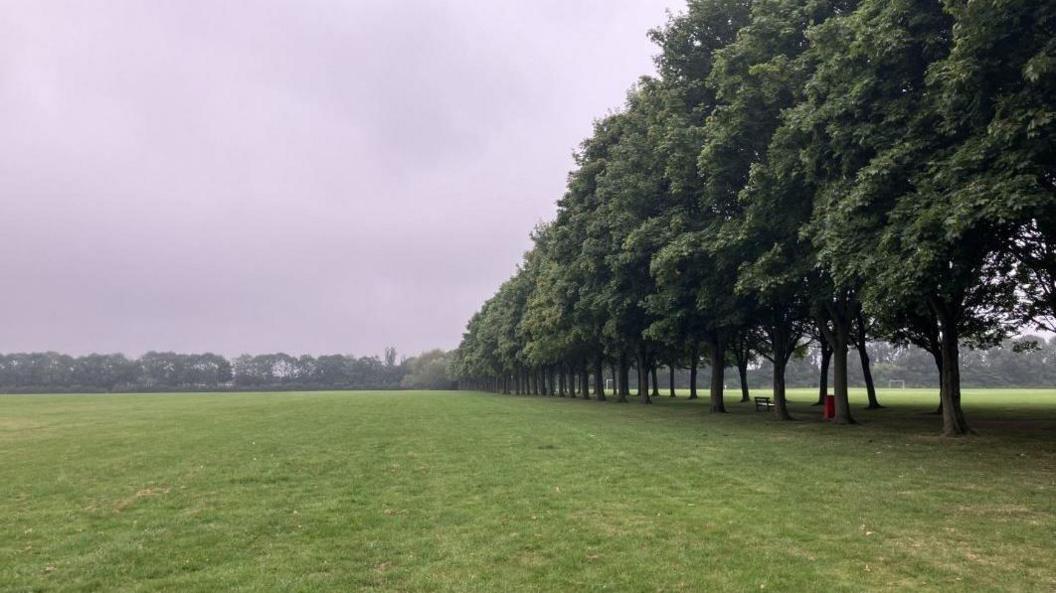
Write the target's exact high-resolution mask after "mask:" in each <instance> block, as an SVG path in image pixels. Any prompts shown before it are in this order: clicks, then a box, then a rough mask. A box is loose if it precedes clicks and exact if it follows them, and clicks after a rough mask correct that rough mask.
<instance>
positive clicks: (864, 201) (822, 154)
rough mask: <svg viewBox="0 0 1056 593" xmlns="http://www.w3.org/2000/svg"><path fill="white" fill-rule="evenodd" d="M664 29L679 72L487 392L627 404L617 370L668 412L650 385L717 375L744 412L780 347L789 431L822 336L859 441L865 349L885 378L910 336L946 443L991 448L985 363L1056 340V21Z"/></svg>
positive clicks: (548, 276)
mask: <svg viewBox="0 0 1056 593" xmlns="http://www.w3.org/2000/svg"><path fill="white" fill-rule="evenodd" d="M651 36H652V38H653V39H654V40H655V42H656V43H657V44H658V46H659V48H660V53H659V55H658V57H657V60H656V62H657V67H658V75H657V76H655V77H645V78H642V79H641V80H640V81H639V82H638V84H637V85H636V86H635V87H634V88H633V89H632V90H631V92H630V93H629V94H628V99H627V103H626V105H625V108H624V109H622V110H621V111H619V112H616V113H612V114H610V115H608V116H607V117H605V118H603V119H601V120H599V121H597V122H596V123H595V126H594V133H593V135H592V137H590V138H589V139H587V140H586V141H585V142H584V143H583V144H582V146H581V148H580V150H579V151H578V152H577V155H576V158H577V168H576V170H575V171H573V172H572V173H571V174H570V176H569V181H568V190H567V193H566V194H565V196H564V197H563V198H562V199H561V200H560V201H559V202H558V213H557V217H556V219H555V220H554V221H553V222H551V223H549V224H546V225H541V226H539V227H538V228H537V229H536V231H535V232H534V234H533V240H534V247H533V249H532V250H531V251H529V252H528V253H527V254H526V255H525V258H524V261H523V263H522V264H521V265H520V266H519V268H518V270H517V272H516V274H515V275H514V276H513V277H512V278H511V279H510V280H508V281H507V282H505V283H504V284H503V285H502V286H501V287H500V289H499V290H498V292H497V294H496V295H495V296H494V297H492V298H491V299H490V300H488V301H487V302H486V303H485V304H484V306H483V307H482V308H481V310H480V311H479V312H478V313H477V314H476V315H474V316H473V318H472V319H471V320H470V322H469V324H468V328H467V331H466V333H465V335H464V339H463V341H462V344H461V346H460V347H459V349H458V351H457V353H456V362H455V365H456V371H457V373H458V375H459V377H460V378H461V379H462V380H463V382H464V383H466V384H470V385H474V386H477V387H483V388H489V389H493V390H496V391H503V392H510V391H521V392H542V393H552V392H564V391H566V390H567V391H569V392H577V391H578V392H580V393H583V395H587V393H586V391H587V389H588V386H589V385H591V384H593V385H594V390H595V395H596V397H599V398H603V397H605V396H604V391H603V390H602V389H601V387H602V386H603V384H604V383H603V380H602V377H603V369H604V367H605V366H606V365H608V364H613V365H615V367H616V370H617V372H616V379H617V383H618V385H617V387H618V389H617V394H618V395H617V397H619V398H620V399H621V400H622V399H626V397H627V396H628V395H629V394H630V385H629V381H630V373H629V370H630V368H631V367H632V366H634V367H636V368H638V369H640V370H642V371H646V372H640V373H637V375H638V376H639V389H638V392H639V397H640V398H641V401H642V402H646V403H647V402H649V389H648V385H647V377H648V375H649V374H650V372H647V371H652V370H653V369H656V368H657V367H658V366H661V365H665V366H672V367H688V368H689V369H690V373H691V375H692V374H695V372H696V368H697V366H698V363H700V362H701V361H702V360H703V361H706V362H707V364H708V365H709V366H710V368H711V370H712V372H711V373H710V375H711V377H710V398H711V409H712V411H713V412H724V411H725V407H724V403H723V384H724V373H723V369H724V368H725V367H726V366H727V365H731V366H737V367H739V368H741V369H744V368H746V365H747V364H748V363H747V361H748V360H749V359H750V358H751V356H752V355H753V354H754V355H757V356H760V357H762V358H764V359H766V360H767V361H768V363H769V364H770V365H771V367H772V377H773V378H772V382H773V384H772V388H773V398H774V404H775V405H774V413H775V414H776V416H777V417H778V418H781V419H789V418H790V415H789V412H788V409H787V406H786V402H785V384H786V383H785V375H786V368H787V366H788V364H789V361H790V360H792V359H793V358H794V357H796V356H798V355H802V353H803V351H804V347H805V345H806V344H808V343H810V342H814V343H815V344H818V347H819V350H820V351H821V353H822V356H823V359H824V361H823V366H831V368H832V372H833V386H832V388H833V392H834V394H835V396H836V422H838V423H853V422H854V418H853V416H852V413H851V408H850V406H849V404H848V399H847V387H848V355H849V352H850V351H854V350H857V352H858V355H859V356H858V358H860V359H861V362H862V363H863V366H864V368H865V374H866V377H867V378H868V374H869V373H868V371H869V362H870V361H869V359H868V350H867V348H866V347H865V344H866V342H867V340H885V341H889V342H890V343H892V344H895V345H897V346H903V345H907V344H913V345H916V346H918V347H920V348H922V349H924V350H925V351H927V352H928V353H929V354H930V355H931V357H932V361H933V365H934V369H935V371H936V373H937V375H938V377H939V382H940V385H941V387H940V394H941V396H940V397H941V409H942V417H943V429H944V432H945V434H948V435H959V434H965V433H967V432H969V427H968V424H967V422H966V420H965V417H964V414H963V411H962V408H961V367H962V360H961V350H962V347H964V346H970V347H973V348H982V347H987V346H990V345H993V344H996V343H998V342H999V341H1000V340H1002V339H1004V338H1006V337H1007V336H1009V335H1012V334H1014V333H1015V332H1016V331H1018V329H1019V328H1021V327H1030V326H1039V325H1040V326H1042V327H1045V328H1047V329H1053V322H1052V319H1053V314H1054V310H1056V246H1054V240H1056V148H1054V147H1056V140H1054V139H1056V4H1054V3H1052V2H1047V1H1039V0H1011V1H1008V0H1002V1H997V0H979V1H975V0H973V1H972V2H965V1H964V0H944V1H941V2H940V1H935V0H929V1H925V2H921V1H918V0H806V1H804V0H754V1H750V0H693V1H691V2H690V3H689V7H688V10H687V11H686V12H685V13H683V14H680V15H676V16H673V17H671V18H670V19H669V21H668V22H667V23H666V24H665V26H663V27H661V28H659V29H657V30H655V31H653V32H652V33H651ZM591 376H593V377H594V380H593V381H591V380H590V377H591ZM822 376H827V374H826V375H822ZM694 395H695V394H694ZM871 403H872V404H874V405H876V402H875V400H874V401H873V402H871Z"/></svg>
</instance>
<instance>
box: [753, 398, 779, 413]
mask: <svg viewBox="0 0 1056 593" xmlns="http://www.w3.org/2000/svg"><path fill="white" fill-rule="evenodd" d="M773 408H774V402H772V401H770V398H769V397H757V398H755V411H756V412H759V411H764V412H765V411H769V410H772V409H773Z"/></svg>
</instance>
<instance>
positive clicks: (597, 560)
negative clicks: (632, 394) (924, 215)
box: [0, 390, 1056, 593]
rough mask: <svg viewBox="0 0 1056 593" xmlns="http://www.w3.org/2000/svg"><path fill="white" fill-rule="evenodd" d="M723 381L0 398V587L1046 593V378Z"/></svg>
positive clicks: (1053, 399) (1054, 431) (1054, 533)
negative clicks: (876, 396) (827, 406)
mask: <svg viewBox="0 0 1056 593" xmlns="http://www.w3.org/2000/svg"><path fill="white" fill-rule="evenodd" d="M730 395H731V397H730V398H728V400H727V402H728V407H729V409H730V410H731V413H730V414H727V415H724V416H714V415H710V414H708V412H707V404H706V401H707V400H706V398H705V399H703V400H701V401H699V402H689V401H686V399H685V398H684V397H680V398H678V399H676V400H670V399H667V398H659V399H658V400H657V403H656V405H653V406H642V405H638V404H635V403H631V404H625V405H620V404H615V403H604V404H603V403H600V402H594V401H590V402H588V401H583V400H575V401H570V400H567V399H559V398H544V397H517V396H501V395H493V394H482V393H455V392H434V393H427V392H391V393H345V392H319V393H244V394H213V395H206V394H195V395H178V394H156V395H83V396H39V395H33V396H0V591H2V592H5V593H6V592H22V591H27V592H28V591H107V592H116V591H173V592H175V591H179V592H181V593H182V592H193V591H202V592H206V591H210V592H212V591H268V592H273V591H393V592H396V591H399V592H424V591H435V592H446V591H452V592H453V591H459V592H464V591H479V592H501V591H511V592H513V591H516V592H522V591H538V592H555V591H576V592H579V591H606V592H612V591H643V592H645V591H649V592H656V591H690V592H698V591H779V592H793V591H811V592H814V591H817V592H843V591H846V592H861V591H892V592H894V591H900V592H901V591H972V592H984V591H995V592H996V591H1002V592H1009V591H1038V592H1046V593H1051V592H1052V591H1056V390H1050V391H1040V390H1005V391H996V390H995V391H985V390H968V391H966V393H965V402H966V410H967V413H968V418H969V422H972V423H973V424H974V426H975V427H976V428H977V429H978V430H979V432H980V434H979V436H976V437H971V438H965V439H944V438H941V437H939V436H938V433H939V430H940V421H939V419H938V418H937V417H935V416H931V415H927V414H925V412H927V411H929V410H931V409H932V408H934V406H935V403H936V401H935V400H936V398H937V396H936V394H935V393H934V392H933V390H923V391H917V390H881V393H880V397H881V401H882V403H884V404H887V405H888V406H889V407H888V408H887V409H884V410H877V411H865V410H862V409H861V405H856V406H855V410H854V411H855V414H856V416H857V418H858V419H859V420H861V421H862V424H861V425H860V426H853V427H837V426H830V425H827V424H823V423H821V422H819V421H818V416H819V414H820V412H819V409H818V408H816V407H811V406H809V402H810V401H811V400H812V399H813V395H812V392H811V390H797V391H795V392H794V393H793V395H792V399H793V400H794V402H795V404H794V406H793V412H794V413H795V414H796V415H797V416H798V417H800V418H801V419H802V420H801V421H799V422H795V423H781V422H777V421H774V420H771V419H770V417H769V416H768V415H765V414H762V413H755V412H754V411H753V410H752V406H751V404H740V403H736V398H734V397H732V395H733V394H732V393H731V394H730ZM855 398H856V401H859V402H860V401H861V394H860V393H856V394H855Z"/></svg>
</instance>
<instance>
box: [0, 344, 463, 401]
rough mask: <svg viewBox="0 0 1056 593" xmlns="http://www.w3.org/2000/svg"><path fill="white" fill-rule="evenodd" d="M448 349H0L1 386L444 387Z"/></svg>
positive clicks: (41, 389)
mask: <svg viewBox="0 0 1056 593" xmlns="http://www.w3.org/2000/svg"><path fill="white" fill-rule="evenodd" d="M447 356H449V355H448V354H446V353H443V352H439V351H436V352H427V353H425V354H423V355H421V356H417V357H412V358H409V359H406V358H405V359H401V360H399V361H397V354H396V350H395V349H394V348H387V349H386V350H385V355H384V357H383V358H378V357H377V356H361V357H355V356H346V355H343V354H332V355H324V356H318V357H315V356H308V355H305V356H291V355H289V354H284V353H278V354H260V355H256V356H251V355H248V354H247V355H242V356H239V357H237V358H235V359H233V360H230V361H229V360H227V359H226V358H224V357H223V356H220V355H218V354H178V353H175V352H148V353H146V354H144V355H143V356H141V357H139V358H128V357H126V356H125V355H123V354H89V355H87V356H78V357H74V356H69V355H66V354H58V353H55V352H39V353H25V354H22V353H19V354H3V355H0V390H2V391H8V392H12V391H22V392H27V391H28V392H73V391H163V390H211V389H393V388H398V387H409V388H429V389H432V388H437V389H443V388H447V387H450V383H451V380H450V379H449V378H448V377H447V375H446V374H438V373H437V372H436V366H437V361H438V360H440V364H441V365H442V367H443V369H445V370H446V368H447V365H448V362H447V358H446V357H447Z"/></svg>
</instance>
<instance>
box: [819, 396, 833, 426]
mask: <svg viewBox="0 0 1056 593" xmlns="http://www.w3.org/2000/svg"><path fill="white" fill-rule="evenodd" d="M835 417H836V396H835V395H832V394H828V395H826V396H825V412H824V414H823V416H822V418H824V419H825V420H832V419H833V418H835Z"/></svg>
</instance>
